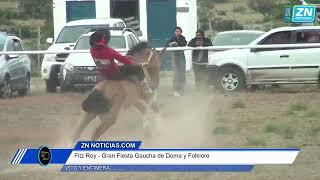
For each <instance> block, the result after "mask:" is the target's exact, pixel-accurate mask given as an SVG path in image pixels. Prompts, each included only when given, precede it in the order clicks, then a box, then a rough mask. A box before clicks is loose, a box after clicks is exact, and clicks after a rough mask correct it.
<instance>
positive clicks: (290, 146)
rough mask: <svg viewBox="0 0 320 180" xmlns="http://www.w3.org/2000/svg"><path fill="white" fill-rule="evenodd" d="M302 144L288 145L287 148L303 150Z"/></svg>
mask: <svg viewBox="0 0 320 180" xmlns="http://www.w3.org/2000/svg"><path fill="white" fill-rule="evenodd" d="M301 147H302V145H301V144H288V145H287V147H286V148H301Z"/></svg>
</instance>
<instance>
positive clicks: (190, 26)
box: [53, 0, 197, 69]
mask: <svg viewBox="0 0 320 180" xmlns="http://www.w3.org/2000/svg"><path fill="white" fill-rule="evenodd" d="M128 17H134V18H135V19H136V20H138V22H137V23H138V26H137V27H138V28H140V30H141V31H142V37H141V39H143V40H148V41H149V42H150V43H151V45H152V46H153V47H163V46H164V44H165V42H166V41H167V40H168V39H169V38H170V37H171V36H172V35H173V33H174V28H175V26H180V27H181V28H182V29H183V35H184V36H185V37H186V39H187V41H189V40H191V39H192V38H193V37H194V35H195V32H196V30H197V4H196V0H53V19H54V37H57V36H58V33H59V31H60V30H61V28H62V27H63V26H64V25H65V24H66V23H67V22H69V21H71V20H78V19H87V18H123V19H125V18H128ZM185 53H186V57H187V69H190V67H191V55H190V52H185Z"/></svg>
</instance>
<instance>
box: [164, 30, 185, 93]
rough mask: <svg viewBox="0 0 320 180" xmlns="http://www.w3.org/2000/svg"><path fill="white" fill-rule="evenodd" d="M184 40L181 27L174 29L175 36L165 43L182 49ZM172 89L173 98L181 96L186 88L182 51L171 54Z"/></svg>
mask: <svg viewBox="0 0 320 180" xmlns="http://www.w3.org/2000/svg"><path fill="white" fill-rule="evenodd" d="M186 45H187V41H186V38H185V37H184V36H183V35H182V29H181V27H176V28H175V35H174V36H173V37H171V38H170V40H169V41H168V42H167V46H170V47H184V46H186ZM172 70H173V76H174V77H173V89H174V96H182V95H184V92H185V86H186V58H185V56H184V52H183V51H174V52H173V54H172Z"/></svg>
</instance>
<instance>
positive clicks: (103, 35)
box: [90, 29, 144, 85]
mask: <svg viewBox="0 0 320 180" xmlns="http://www.w3.org/2000/svg"><path fill="white" fill-rule="evenodd" d="M109 41H110V30H109V29H99V30H97V31H96V32H94V33H93V34H92V35H91V36H90V45H91V48H90V53H91V56H92V57H93V59H94V62H95V64H96V65H97V67H98V71H99V72H100V75H101V77H100V78H102V79H107V80H123V79H128V80H131V81H133V82H135V83H136V84H137V85H139V84H141V82H142V81H143V80H144V72H143V69H142V68H141V66H140V64H138V63H136V62H134V61H133V60H132V58H130V57H128V56H123V55H121V54H120V53H118V52H117V51H115V50H114V49H112V48H110V47H108V44H109ZM115 60H118V61H119V62H121V63H123V64H124V65H123V66H119V65H118V64H117V63H116V62H115Z"/></svg>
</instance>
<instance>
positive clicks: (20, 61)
mask: <svg viewBox="0 0 320 180" xmlns="http://www.w3.org/2000/svg"><path fill="white" fill-rule="evenodd" d="M13 47H14V50H15V51H23V48H22V45H21V43H20V41H19V39H13ZM16 61H17V62H16V66H17V81H18V83H19V85H21V86H22V87H23V86H24V81H25V77H26V75H27V71H28V69H27V66H28V64H29V62H28V57H27V56H26V55H19V56H17V59H16Z"/></svg>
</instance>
